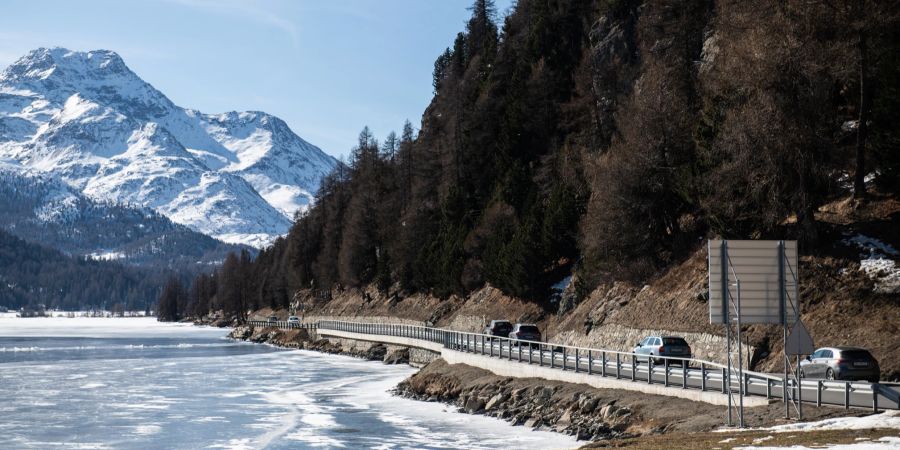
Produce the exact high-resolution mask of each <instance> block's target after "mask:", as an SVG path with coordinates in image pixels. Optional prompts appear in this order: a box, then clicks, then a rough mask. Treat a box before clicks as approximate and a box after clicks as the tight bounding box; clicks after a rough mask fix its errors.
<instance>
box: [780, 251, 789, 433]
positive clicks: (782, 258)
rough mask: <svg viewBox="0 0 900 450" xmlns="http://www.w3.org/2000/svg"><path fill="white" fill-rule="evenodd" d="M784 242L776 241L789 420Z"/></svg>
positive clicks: (786, 414)
mask: <svg viewBox="0 0 900 450" xmlns="http://www.w3.org/2000/svg"><path fill="white" fill-rule="evenodd" d="M784 278H785V277H784V241H778V286H779V288H778V307H779V308H780V309H781V333H782V336H783V338H784V339H783V340H782V341H781V342H783V343H784V345H783V346H782V347H783V348H782V350H783V353H784V357H783V358H782V359H783V362H784V392H783V395H782V397H783V398H782V400H783V401H784V418H785V419H790V418H791V405H789V404H788V395H787V392H788V390H787V383H788V365H789V361H788V355H787V335H788V331H787V327H788V325H787V305H786V304H785V298H784V290H785V286H784Z"/></svg>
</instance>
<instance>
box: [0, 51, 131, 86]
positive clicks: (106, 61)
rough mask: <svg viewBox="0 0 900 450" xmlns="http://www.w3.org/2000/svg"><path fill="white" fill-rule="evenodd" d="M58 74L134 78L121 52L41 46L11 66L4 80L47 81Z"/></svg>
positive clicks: (5, 72) (1, 77)
mask: <svg viewBox="0 0 900 450" xmlns="http://www.w3.org/2000/svg"><path fill="white" fill-rule="evenodd" d="M60 72H61V73H60ZM55 74H58V75H62V76H65V77H67V78H70V77H72V76H82V77H89V78H95V79H96V78H103V77H110V76H112V77H120V76H122V75H134V74H133V73H132V72H131V70H129V69H128V66H126V65H125V61H123V60H122V58H121V57H120V56H119V55H118V53H116V52H114V51H111V50H92V51H87V52H79V51H72V50H69V49H67V48H62V47H54V48H45V47H41V48H37V49H34V50H32V51H30V52H28V54H27V55H25V56H23V57H22V58H19V59H18V60H17V61H16V62H14V63H13V64H12V65H10V66H9V67H8V68H7V69H6V70H5V71H4V72H3V74H2V76H0V79H2V80H3V81H5V82H16V81H20V82H21V81H27V80H46V79H48V78H50V77H51V76H54V75H55ZM58 75H57V76H58Z"/></svg>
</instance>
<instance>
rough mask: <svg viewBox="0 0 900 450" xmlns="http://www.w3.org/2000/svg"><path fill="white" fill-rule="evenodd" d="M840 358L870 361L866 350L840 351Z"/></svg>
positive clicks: (869, 355)
mask: <svg viewBox="0 0 900 450" xmlns="http://www.w3.org/2000/svg"><path fill="white" fill-rule="evenodd" d="M841 358H847V359H872V354H871V353H869V352H868V351H866V350H841Z"/></svg>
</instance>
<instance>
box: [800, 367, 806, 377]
mask: <svg viewBox="0 0 900 450" xmlns="http://www.w3.org/2000/svg"><path fill="white" fill-rule="evenodd" d="M800 378H806V372H804V371H803V369H800Z"/></svg>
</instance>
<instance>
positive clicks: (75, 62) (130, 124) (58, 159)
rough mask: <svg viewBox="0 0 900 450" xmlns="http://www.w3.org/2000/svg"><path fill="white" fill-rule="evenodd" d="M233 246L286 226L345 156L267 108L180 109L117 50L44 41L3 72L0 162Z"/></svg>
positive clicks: (0, 80)
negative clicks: (58, 45)
mask: <svg viewBox="0 0 900 450" xmlns="http://www.w3.org/2000/svg"><path fill="white" fill-rule="evenodd" d="M3 158H6V159H11V160H15V161H16V162H17V163H18V164H21V165H23V166H25V167H27V168H30V169H34V170H39V171H42V172H48V173H51V174H53V175H54V176H56V177H58V178H60V179H62V180H65V181H66V182H67V183H69V184H70V185H71V186H73V187H75V188H77V189H80V190H82V191H83V193H85V194H87V195H89V196H92V197H95V198H101V199H103V200H108V201H113V202H124V203H130V204H139V205H144V206H147V207H150V208H154V209H156V210H157V211H158V212H160V213H162V214H164V215H166V216H168V217H169V218H170V219H172V220H173V221H175V222H176V223H179V224H184V225H187V226H189V227H191V228H193V229H195V230H197V231H200V232H203V233H207V234H209V235H211V236H214V237H218V238H220V239H223V240H225V241H228V242H241V243H247V244H250V245H254V246H258V245H263V244H265V243H267V242H269V241H271V240H272V239H274V238H275V237H276V236H278V235H281V234H284V233H285V232H287V229H288V227H289V226H290V223H291V222H290V221H291V218H292V217H293V216H294V213H295V212H296V211H297V210H300V209H302V208H305V207H307V206H308V205H309V204H310V203H311V202H312V201H313V199H314V195H315V192H316V191H317V190H318V188H319V182H320V180H321V178H322V177H323V176H324V175H325V174H327V173H328V172H330V171H331V170H332V169H333V168H334V167H335V165H336V164H337V161H335V160H334V158H331V157H330V156H328V155H326V154H325V153H324V152H322V151H321V150H320V149H319V148H318V147H316V146H314V145H312V144H310V143H308V142H306V141H304V140H303V139H302V138H300V137H299V136H297V135H296V134H295V133H294V132H293V131H292V130H291V129H290V128H289V127H288V126H287V124H286V123H284V121H282V120H281V119H279V118H277V117H275V116H271V115H269V114H266V113H265V112H261V111H248V112H228V113H223V114H217V115H206V114H203V113H201V112H200V111H196V110H190V109H184V108H181V107H179V106H177V105H175V104H174V103H172V102H171V101H170V100H169V99H168V98H167V97H166V96H165V95H164V94H163V93H162V92H160V91H158V90H156V89H155V88H154V87H153V86H151V85H150V84H149V83H147V82H145V81H144V80H142V79H141V78H140V77H139V76H138V75H137V74H135V73H134V72H132V71H131V70H130V69H129V68H128V67H127V66H126V65H125V62H124V61H123V60H122V58H121V57H120V56H119V55H118V54H116V53H115V52H113V51H109V50H93V51H87V52H80V51H72V50H69V49H66V48H38V49H35V50H32V51H31V52H29V53H28V54H27V55H25V56H24V57H22V58H20V59H19V60H18V61H16V62H15V63H13V64H12V65H11V66H9V67H8V68H6V69H5V70H4V71H3V72H2V73H0V159H3Z"/></svg>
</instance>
